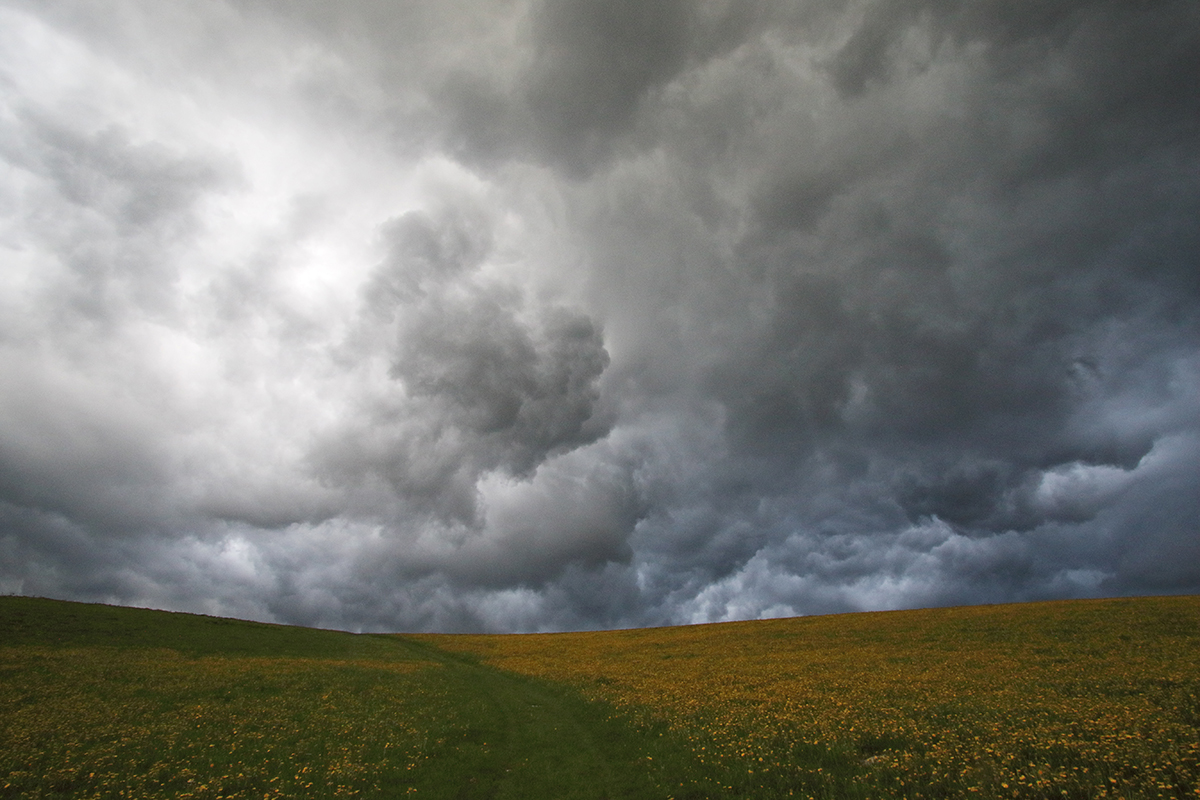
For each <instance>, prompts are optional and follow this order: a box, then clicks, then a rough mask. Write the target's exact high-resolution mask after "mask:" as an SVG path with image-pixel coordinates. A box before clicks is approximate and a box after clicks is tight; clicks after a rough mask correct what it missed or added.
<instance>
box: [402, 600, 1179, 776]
mask: <svg viewBox="0 0 1200 800" xmlns="http://www.w3.org/2000/svg"><path fill="white" fill-rule="evenodd" d="M417 638H418V639H419V640H423V641H427V642H430V643H435V644H436V645H437V646H439V647H441V648H443V649H446V650H453V651H457V652H464V653H471V654H473V655H475V656H476V657H479V658H481V659H483V660H484V661H485V662H486V663H488V664H491V665H494V666H497V667H500V668H502V669H505V670H509V671H512V672H515V673H520V674H525V675H531V676H537V677H539V678H543V679H547V680H552V681H558V682H562V683H565V684H569V685H572V686H575V687H576V688H578V689H579V690H580V691H581V692H583V693H584V695H585V696H587V697H590V698H593V699H596V700H598V701H604V702H607V703H610V704H612V705H613V706H614V707H615V708H616V709H619V710H621V711H623V712H625V713H630V714H633V715H635V716H638V717H640V718H642V719H646V720H648V721H658V722H665V723H666V724H667V725H668V726H669V727H670V729H671V730H672V731H674V732H675V733H677V734H681V735H683V736H685V738H687V739H688V740H689V741H691V742H692V743H693V749H694V754H695V756H696V758H697V760H699V761H702V762H705V763H709V764H713V765H719V766H721V767H723V768H725V772H724V775H725V776H726V777H725V780H726V781H727V782H726V783H725V790H726V791H727V792H729V793H732V794H738V795H745V796H763V797H774V796H812V797H912V798H922V797H989V798H1009V797H1012V798H1062V797H1067V798H1110V797H1123V798H1158V797H1169V798H1184V797H1192V798H1195V797H1200V731H1198V726H1200V598H1197V597H1161V598H1136V599H1117V600H1088V601H1070V602H1051V603H1035V604H1027V605H1001V606H981V607H964V608H948V609H929V610H921V611H898V612H884V613H869V614H848V615H839V616H825V617H807V618H793V619H780V620H768V621H756V622H738V623H724V624H717V625H702V626H693V627H682V628H659V629H645V630H630V631H613V632H606V633H568V634H551V635H526V636H458V637H446V636H434V637H417ZM681 788H686V787H681Z"/></svg>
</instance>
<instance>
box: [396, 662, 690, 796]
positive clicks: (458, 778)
mask: <svg viewBox="0 0 1200 800" xmlns="http://www.w3.org/2000/svg"><path fill="white" fill-rule="evenodd" d="M405 644H407V645H409V646H415V647H417V648H420V649H421V650H422V651H424V653H425V654H426V655H427V656H428V657H429V658H430V659H431V660H434V661H437V662H439V663H440V664H442V670H443V671H442V676H443V678H444V679H446V680H447V681H448V682H451V683H452V684H453V685H454V686H455V689H456V691H455V692H454V696H455V697H456V698H457V701H458V703H459V704H460V708H466V709H468V710H469V711H468V713H467V714H466V715H464V722H465V723H466V724H464V725H461V728H460V729H459V730H457V731H456V733H457V734H458V736H456V737H455V738H454V739H452V740H448V741H445V742H443V743H442V744H441V745H439V746H438V747H437V749H434V750H431V751H430V752H429V753H428V755H429V756H430V758H431V760H433V761H435V762H437V763H438V765H439V766H438V768H437V769H436V771H430V772H429V773H428V774H427V775H425V776H422V774H421V773H420V772H418V773H417V774H416V775H414V778H415V779H416V780H415V782H414V786H413V788H414V789H415V790H416V791H415V794H416V796H419V797H423V796H430V797H447V798H496V799H497V800H504V799H505V798H513V799H514V800H516V799H517V798H530V797H554V798H564V800H567V799H568V798H579V800H584V799H585V798H587V799H591V798H641V797H647V798H649V797H656V798H662V797H665V796H666V795H665V794H664V791H663V789H662V785H661V781H663V780H665V779H666V778H667V776H666V775H664V774H663V768H664V767H666V768H669V767H671V766H674V767H682V766H685V765H684V763H683V762H685V761H688V760H690V758H689V754H688V751H686V749H684V748H683V747H682V746H677V747H672V746H671V745H672V743H671V742H670V741H661V738H662V737H657V736H648V735H647V734H648V733H649V732H647V731H634V730H632V729H631V727H630V724H629V722H628V721H627V720H623V719H619V718H614V717H610V716H609V715H608V713H607V709H606V708H605V707H603V706H597V705H596V704H594V703H587V702H585V701H583V700H582V699H581V698H580V697H579V696H578V695H577V694H576V693H574V692H573V691H571V690H569V689H566V688H564V687H555V686H552V685H549V684H546V683H543V682H540V681H537V680H534V679H530V678H527V677H523V676H519V675H514V674H512V673H506V672H501V671H499V670H496V669H495V668H493V667H488V666H484V665H481V664H479V663H477V662H476V661H475V660H473V659H470V658H466V657H463V656H457V655H453V654H449V653H445V652H443V651H440V650H437V649H434V648H430V647H427V646H424V645H419V644H417V645H413V644H410V643H409V642H405ZM672 751H675V752H672ZM653 754H657V761H658V762H659V763H658V764H657V765H656V764H655V760H656V758H655V755H653ZM672 771H674V770H672Z"/></svg>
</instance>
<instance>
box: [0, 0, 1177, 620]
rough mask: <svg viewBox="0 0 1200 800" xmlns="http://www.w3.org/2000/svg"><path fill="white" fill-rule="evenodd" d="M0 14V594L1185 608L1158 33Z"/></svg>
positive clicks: (260, 606)
mask: <svg viewBox="0 0 1200 800" xmlns="http://www.w3.org/2000/svg"><path fill="white" fill-rule="evenodd" d="M0 31H3V33H0V102H2V108H0V170H3V180H0V590H4V591H10V592H21V593H25V594H42V595H48V596H57V597H65V598H75V599H87V600H102V601H108V602H120V603H131V604H144V605H152V606H157V607H163V608H177V609H185V610H192V611H204V612H209V613H223V614H232V615H237V616H245V617H252V618H257V619H269V620H277V621H282V622H289V623H300V624H316V625H322V626H329V627H342V628H349V629H371V630H418V629H424V630H447V631H450V630H492V631H509V630H554V629H567V628H594V627H610V626H634V625H647V624H664V623H683V622H700V621H712V620H723V619H735V618H753V617H760V616H778V615H790V614H808V613H828V612H838V611H846V610H856V609H883V608H900V607H913V606H927V605H940V604H966V603H978V602H1008V601H1020V600H1031V599H1042V598H1057V597H1080V596H1095V595H1104V594H1146V593H1175V592H1200V567H1197V565H1200V528H1198V525H1200V523H1198V522H1197V520H1200V491H1197V487H1198V486H1200V414H1198V412H1200V347H1198V343H1200V337H1198V333H1200V330H1198V322H1200V314H1198V311H1200V303H1198V301H1200V227H1198V226H1197V225H1196V222H1195V221H1196V220H1197V219H1200V147H1198V143H1200V94H1198V93H1197V92H1196V91H1195V86H1196V85H1197V80H1198V79H1200V10H1198V9H1197V7H1196V4H1194V3H1191V2H1184V1H1183V0H1180V1H1179V2H1162V3H1156V4H1153V6H1152V7H1150V6H1144V5H1143V6H1138V7H1136V8H1135V7H1134V6H1133V5H1131V4H1128V3H1119V2H1082V1H1081V2H1072V3H1058V4H1053V5H1052V7H1051V6H1046V4H1042V3H1033V2H1016V3H1014V2H999V0H996V1H995V2H993V1H992V0H986V1H985V2H976V3H972V4H969V5H967V6H961V7H960V6H959V5H958V4H948V3H942V2H934V1H933V0H905V1H902V0H861V1H860V2H843V1H841V0H828V2H814V3H807V4H799V5H796V6H795V7H789V8H788V9H780V8H776V7H774V6H772V5H770V4H762V3H753V2H752V3H726V2H716V1H715V0H714V2H705V3H682V2H678V3H676V2H662V3H651V4H647V3H641V2H624V1H623V0H622V1H620V2H610V3H591V2H583V1H582V0H579V1H578V2H577V1H575V0H571V2H545V3H539V2H531V1H529V2H505V3H478V4H475V3H469V2H458V3H418V4H406V5H405V6H404V7H403V8H400V7H397V6H396V5H395V4H390V3H375V2H369V0H355V1H354V2H346V3H338V4H334V5H330V4H325V3H316V2H313V3H291V2H288V3H282V2H278V3H277V2H272V1H271V0H243V1H241V2H232V1H231V2H225V3H215V4H214V3H203V4H201V3H190V2H177V3H170V4H150V3H142V2H136V0H131V1H130V2H125V3H118V4H116V5H115V6H112V5H111V4H104V5H103V7H101V4H95V3H91V2H87V1H86V0H71V1H70V2H66V1H64V2H38V3H32V2H22V1H20V0H4V1H3V2H0ZM47 65H53V68H52V69H51V68H48V67H47Z"/></svg>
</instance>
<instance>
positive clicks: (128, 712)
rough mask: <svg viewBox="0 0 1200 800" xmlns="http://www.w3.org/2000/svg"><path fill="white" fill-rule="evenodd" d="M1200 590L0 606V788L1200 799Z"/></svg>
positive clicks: (276, 794)
mask: <svg viewBox="0 0 1200 800" xmlns="http://www.w3.org/2000/svg"><path fill="white" fill-rule="evenodd" d="M1198 652H1200V598H1142V599H1125V600H1112V601H1086V602H1085V601H1080V602H1072V603H1052V604H1031V605H1025V606H993V607H980V608H962V609H933V610H925V611H914V612H891V613H885V614H854V615H846V616H841V617H820V618H815V617H814V618H803V619H794V620H775V621H765V622H751V623H729V624H724V625H712V626H693V627H683V628H670V629H654V630H645V631H620V632H606V633H605V632H601V633H578V634H561V635H550V636H492V637H487V636H478V637H477V636H397V635H355V634H349V633H343V632H337V631H324V630H314V629H308V628H298V627H288V626H281V625H264V624H259V623H252V622H244V621H238V620H228V619H218V618H213V617H205V616H197V615H191V614H172V613H167V612H160V611H149V610H144V609H130V608H118V607H111V606H101V605H87V604H80V603H67V602H61V601H52V600H42V599H33V598H22V597H0V798H6V797H12V798H16V797H20V798H67V797H70V798H109V797H138V798H142V797H144V798H167V797H171V798H176V797H178V798H205V799H207V798H213V799H214V800H215V798H255V799H256V800H258V798H293V797H295V798H325V797H379V798H391V797H407V796H416V797H434V798H580V799H581V800H582V799H584V798H589V799H590V798H670V797H673V798H677V800H684V798H687V799H688V800H700V798H716V797H762V798H774V797H790V796H799V797H812V798H818V797H819V798H831V799H832V798H847V797H852V798H883V797H904V798H954V797H987V798H997V799H1001V800H1007V799H1008V798H1049V797H1053V798H1060V797H1070V798H1079V799H1080V800H1083V798H1102V797H1124V798H1127V800H1132V798H1156V797H1174V798H1197V797H1200V782H1198V781H1197V776H1198V775H1200V727H1198V726H1200V704H1198V700H1197V698H1198V697H1200V667H1198V666H1197V663H1198V662H1200V658H1198V657H1197V653H1198Z"/></svg>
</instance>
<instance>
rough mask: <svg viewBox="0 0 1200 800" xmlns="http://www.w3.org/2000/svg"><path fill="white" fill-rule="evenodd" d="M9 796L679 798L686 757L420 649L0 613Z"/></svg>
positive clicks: (268, 632)
mask: <svg viewBox="0 0 1200 800" xmlns="http://www.w3.org/2000/svg"><path fill="white" fill-rule="evenodd" d="M0 741H3V742H4V743H5V744H4V746H3V747H2V748H0V797H13V798H16V797H21V798H51V797H71V798H91V797H96V798H100V797H164V798H165V797H195V798H218V797H225V798H263V797H288V798H291V797H313V798H316V797H401V796H409V795H413V796H417V797H433V798H539V797H544V798H621V797H628V798H640V797H646V798H650V797H660V798H661V797H666V796H668V792H666V791H665V790H664V789H663V788H662V787H663V786H664V785H672V784H674V785H678V784H680V783H687V784H688V785H697V783H698V781H699V783H700V784H704V783H708V784H710V785H715V784H714V782H713V781H712V780H711V779H706V778H705V775H704V770H703V769H699V770H698V769H697V767H696V765H695V764H693V763H692V761H693V760H692V758H691V754H690V751H689V750H688V749H687V748H686V747H685V746H684V744H683V743H682V742H680V741H677V740H676V739H675V738H674V737H672V735H670V734H668V733H665V728H663V727H662V726H660V727H659V729H652V728H647V727H644V726H642V727H639V726H635V725H633V724H632V723H631V721H630V720H629V719H628V718H625V717H620V716H615V715H613V714H612V712H611V709H609V708H607V707H606V706H604V705H603V704H597V703H589V702H586V701H584V700H583V699H581V697H580V696H579V695H578V694H577V693H576V692H575V691H574V690H571V689H569V688H567V687H563V686H558V685H554V684H551V683H548V682H545V681H539V680H535V679H532V678H527V677H522V676H518V675H511V674H507V673H503V672H501V671H499V670H496V669H494V668H491V667H487V666H483V665H481V664H479V663H478V661H477V659H473V658H470V657H466V656H455V655H451V654H448V653H443V652H441V651H439V650H436V649H434V648H431V647H429V646H427V645H422V644H418V643H415V642H411V641H409V640H407V639H405V638H404V637H397V636H380V635H354V634H349V633H342V632H336V631H323V630H312V629H306V628H297V627H287V626H280V625H264V624H258V623H251V622H243V621H236V620H226V619H217V618H212V617H204V616H197V615H190V614H172V613H167V612H160V611H149V610H144V609H129V608H117V607H110V606H100V605H86V604H79V603H67V602H60V601H52V600H42V599H32V598H21V597H4V598H0Z"/></svg>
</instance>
